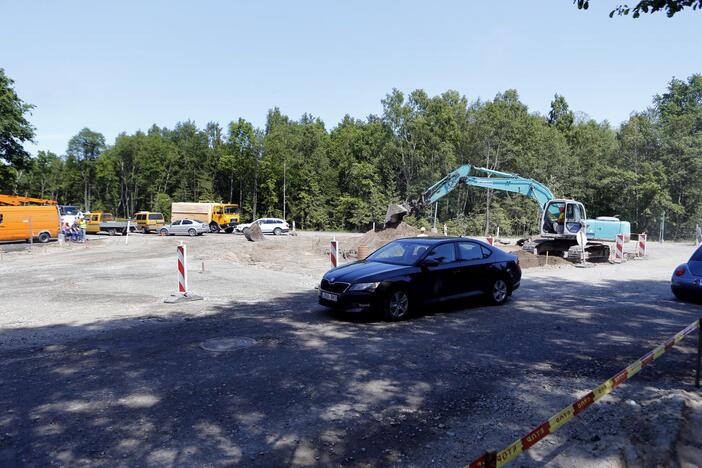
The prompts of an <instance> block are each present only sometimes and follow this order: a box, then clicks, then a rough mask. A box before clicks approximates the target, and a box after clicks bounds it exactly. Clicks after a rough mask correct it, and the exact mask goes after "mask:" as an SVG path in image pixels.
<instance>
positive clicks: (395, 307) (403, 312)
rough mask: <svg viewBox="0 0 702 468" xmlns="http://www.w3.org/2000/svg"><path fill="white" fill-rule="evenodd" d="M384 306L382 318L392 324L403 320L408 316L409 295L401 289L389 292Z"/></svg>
mask: <svg viewBox="0 0 702 468" xmlns="http://www.w3.org/2000/svg"><path fill="white" fill-rule="evenodd" d="M384 306H385V307H384V310H383V316H384V317H385V320H390V321H392V322H397V321H399V320H404V319H405V318H407V316H408V315H409V308H410V299H409V295H408V294H407V292H406V291H404V290H402V289H396V290H394V291H391V292H390V294H389V295H388V297H387V298H386V299H385V305H384Z"/></svg>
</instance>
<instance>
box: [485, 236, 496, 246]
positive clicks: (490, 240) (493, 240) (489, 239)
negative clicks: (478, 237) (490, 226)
mask: <svg viewBox="0 0 702 468" xmlns="http://www.w3.org/2000/svg"><path fill="white" fill-rule="evenodd" d="M485 240H487V243H488V244H490V245H495V238H494V237H492V236H487V237H486V238H485Z"/></svg>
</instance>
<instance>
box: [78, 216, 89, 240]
mask: <svg viewBox="0 0 702 468" xmlns="http://www.w3.org/2000/svg"><path fill="white" fill-rule="evenodd" d="M78 226H79V227H80V241H81V242H85V241H86V239H85V230H86V229H87V228H88V223H87V222H86V221H85V217H84V216H83V217H81V218H80V222H79V223H78Z"/></svg>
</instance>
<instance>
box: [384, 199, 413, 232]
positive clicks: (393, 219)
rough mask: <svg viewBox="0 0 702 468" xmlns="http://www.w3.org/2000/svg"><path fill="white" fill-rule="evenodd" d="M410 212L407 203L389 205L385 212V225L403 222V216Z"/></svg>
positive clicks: (393, 225)
mask: <svg viewBox="0 0 702 468" xmlns="http://www.w3.org/2000/svg"><path fill="white" fill-rule="evenodd" d="M407 213H409V208H407V206H405V205H396V204H390V205H388V211H387V212H386V213H385V227H386V228H388V227H395V226H397V225H398V224H400V223H401V222H402V218H404V217H405V215H407Z"/></svg>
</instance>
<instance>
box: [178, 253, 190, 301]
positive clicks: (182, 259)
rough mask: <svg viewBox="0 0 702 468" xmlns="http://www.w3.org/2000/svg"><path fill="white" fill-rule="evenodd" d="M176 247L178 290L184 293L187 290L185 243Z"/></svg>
mask: <svg viewBox="0 0 702 468" xmlns="http://www.w3.org/2000/svg"><path fill="white" fill-rule="evenodd" d="M176 249H177V250H176V252H177V257H178V292H179V293H182V294H185V293H187V292H188V267H187V257H186V255H185V245H184V244H181V245H179V246H178V247H177V248H176Z"/></svg>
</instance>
